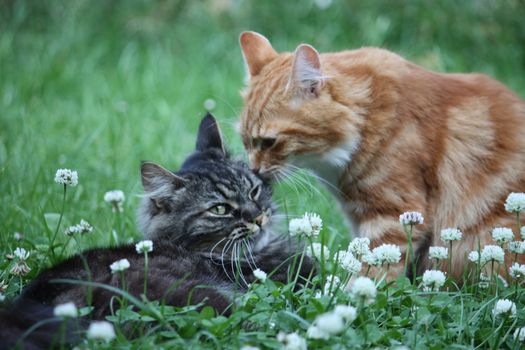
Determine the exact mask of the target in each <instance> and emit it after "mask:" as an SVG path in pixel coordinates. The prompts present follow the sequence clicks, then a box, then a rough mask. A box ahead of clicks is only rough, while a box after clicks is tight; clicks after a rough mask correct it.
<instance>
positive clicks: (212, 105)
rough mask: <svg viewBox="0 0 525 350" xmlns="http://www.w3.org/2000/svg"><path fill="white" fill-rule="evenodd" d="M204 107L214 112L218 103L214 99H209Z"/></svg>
mask: <svg viewBox="0 0 525 350" xmlns="http://www.w3.org/2000/svg"><path fill="white" fill-rule="evenodd" d="M203 105H204V109H205V110H207V111H213V110H214V109H215V107H216V106H217V103H215V100H214V99H213V98H208V99H206V100H205V101H204V103H203Z"/></svg>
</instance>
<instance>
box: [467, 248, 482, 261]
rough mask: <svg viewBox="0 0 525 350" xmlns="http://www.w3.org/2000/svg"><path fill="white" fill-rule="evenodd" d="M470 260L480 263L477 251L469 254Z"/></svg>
mask: <svg viewBox="0 0 525 350" xmlns="http://www.w3.org/2000/svg"><path fill="white" fill-rule="evenodd" d="M468 259H469V260H470V261H472V262H474V263H478V262H479V252H478V251H477V250H474V251H471V252H470V253H468Z"/></svg>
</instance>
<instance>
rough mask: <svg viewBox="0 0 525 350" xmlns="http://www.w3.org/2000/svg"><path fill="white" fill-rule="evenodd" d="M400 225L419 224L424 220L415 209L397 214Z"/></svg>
mask: <svg viewBox="0 0 525 350" xmlns="http://www.w3.org/2000/svg"><path fill="white" fill-rule="evenodd" d="M399 222H400V223H401V225H420V224H423V223H424V222H425V219H424V218H423V215H422V214H421V213H420V212H417V211H407V212H404V213H403V214H401V215H399Z"/></svg>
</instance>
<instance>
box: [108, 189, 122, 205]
mask: <svg viewBox="0 0 525 350" xmlns="http://www.w3.org/2000/svg"><path fill="white" fill-rule="evenodd" d="M124 200H126V196H125V195H124V192H122V191H121V190H112V191H108V192H106V193H105V194H104V201H105V202H108V203H110V204H113V203H121V202H124Z"/></svg>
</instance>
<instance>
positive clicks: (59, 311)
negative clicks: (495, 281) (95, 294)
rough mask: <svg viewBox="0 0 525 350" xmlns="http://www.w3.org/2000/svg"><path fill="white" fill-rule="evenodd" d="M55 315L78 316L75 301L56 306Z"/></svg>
mask: <svg viewBox="0 0 525 350" xmlns="http://www.w3.org/2000/svg"><path fill="white" fill-rule="evenodd" d="M53 315H55V316H57V317H77V316H78V310H77V307H76V306H75V304H74V303H71V302H69V303H64V304H59V305H57V306H55V308H54V309H53Z"/></svg>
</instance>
